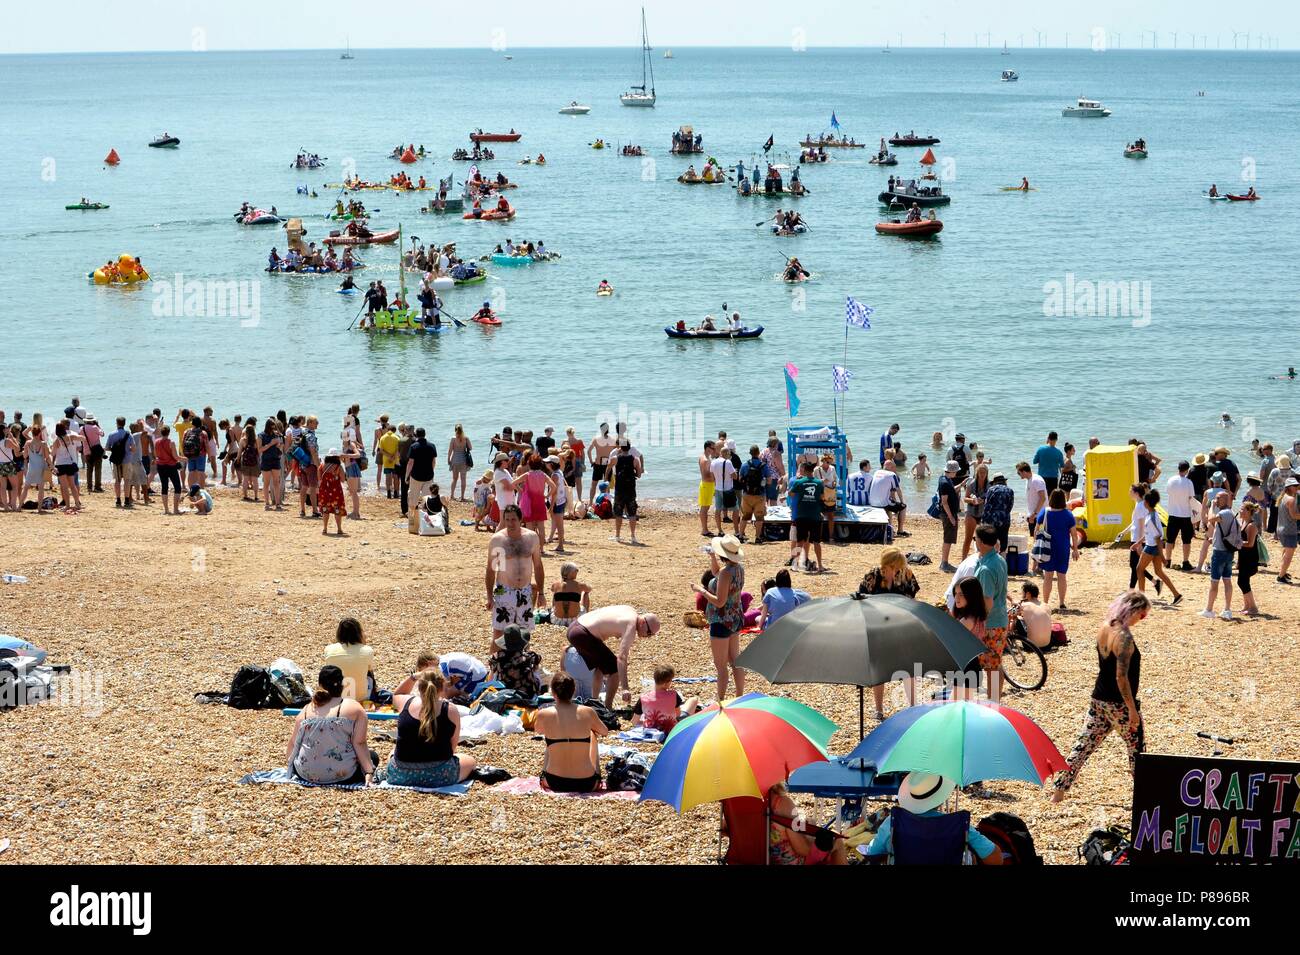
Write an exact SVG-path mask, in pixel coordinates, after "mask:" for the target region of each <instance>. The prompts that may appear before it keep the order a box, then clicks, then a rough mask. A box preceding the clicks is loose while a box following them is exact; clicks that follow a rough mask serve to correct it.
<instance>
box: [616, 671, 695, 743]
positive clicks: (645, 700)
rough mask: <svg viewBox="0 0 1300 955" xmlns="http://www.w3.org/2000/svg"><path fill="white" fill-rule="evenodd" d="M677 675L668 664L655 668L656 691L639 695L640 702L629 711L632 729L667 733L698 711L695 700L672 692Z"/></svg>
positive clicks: (674, 691)
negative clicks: (639, 727) (679, 721)
mask: <svg viewBox="0 0 1300 955" xmlns="http://www.w3.org/2000/svg"><path fill="white" fill-rule="evenodd" d="M675 679H677V672H676V671H675V670H674V669H673V668H672V667H670V666H668V665H667V664H663V663H661V664H660V665H659V666H657V667H655V676H654V680H655V688H654V690H653V691H652V692H649V693H642V694H641V698H640V699H638V700H637V701H636V705H634V706H633V707H632V725H633V726H644V727H646V728H647V729H652V730H659V731H660V732H661V733H669V732H671V731H672V728H673V727H674V726H676V725H677V721H678V720H682V719H685V718H686V717H688V716H691V715H692V714H694V713H695V712H696V711H697V710H698V709H699V708H700V700H699V698H698V697H694V696H693V697H691V698H690V699H689V700H684V699H682V695H681V694H680V693H678V692H677V691H676V690H675V689H673V680H675Z"/></svg>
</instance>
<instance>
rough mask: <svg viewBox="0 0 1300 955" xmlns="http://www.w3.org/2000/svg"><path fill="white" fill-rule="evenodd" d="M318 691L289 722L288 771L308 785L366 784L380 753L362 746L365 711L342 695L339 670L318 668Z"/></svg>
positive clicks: (364, 731)
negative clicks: (291, 723) (291, 726)
mask: <svg viewBox="0 0 1300 955" xmlns="http://www.w3.org/2000/svg"><path fill="white" fill-rule="evenodd" d="M316 683H317V684H318V686H319V689H318V690H317V691H316V693H315V695H314V696H312V698H311V702H309V703H308V704H307V705H306V706H305V707H303V709H302V712H301V713H299V714H298V718H297V720H295V721H294V724H293V736H292V737H290V739H289V749H288V753H287V756H286V758H287V761H288V764H289V769H290V770H292V772H293V774H294V775H295V776H297V777H298V778H300V779H305V780H307V782H309V783H320V784H322V785H328V784H330V783H338V784H343V785H356V784H361V785H365V786H369V785H370V783H371V779H372V777H373V776H374V773H375V763H376V762H377V761H378V760H379V754H378V753H376V752H375V751H374V750H372V749H367V748H366V711H365V710H363V709H362V708H361V704H360V703H358V702H357V701H356V700H351V699H348V698H347V697H345V696H344V695H343V671H342V670H340V669H339V668H338V667H336V666H324V667H321V671H320V676H319V677H318V678H317V680H316Z"/></svg>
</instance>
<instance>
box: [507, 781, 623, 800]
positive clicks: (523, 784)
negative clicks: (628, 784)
mask: <svg viewBox="0 0 1300 955" xmlns="http://www.w3.org/2000/svg"><path fill="white" fill-rule="evenodd" d="M492 790H493V791H494V792H501V793H510V794H511V795H514V796H530V795H532V794H533V793H541V794H543V795H545V796H555V797H557V798H561V799H569V798H572V799H637V798H639V797H640V795H641V794H640V793H635V792H625V791H623V790H618V791H616V792H608V791H606V790H604V789H598V790H596V791H595V792H594V793H553V792H551V791H550V790H549V789H543V788H542V781H541V780H540V779H539V778H538V777H536V776H522V777H517V778H515V779H507V780H506V781H505V782H503V783H498V784H497V785H495V786H493V787H492Z"/></svg>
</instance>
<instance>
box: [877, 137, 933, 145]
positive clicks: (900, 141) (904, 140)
mask: <svg viewBox="0 0 1300 955" xmlns="http://www.w3.org/2000/svg"><path fill="white" fill-rule="evenodd" d="M938 143H939V137H938V136H895V137H894V138H893V139H891V140H890V141H889V145H891V146H936V145H938Z"/></svg>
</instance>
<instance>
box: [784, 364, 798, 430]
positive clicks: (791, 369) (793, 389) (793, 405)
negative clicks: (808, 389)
mask: <svg viewBox="0 0 1300 955" xmlns="http://www.w3.org/2000/svg"><path fill="white" fill-rule="evenodd" d="M798 374H799V369H798V368H797V367H795V365H794V363H793V362H786V366H785V409H786V411H788V412H790V417H791V418H793V417H795V416H796V415H797V414H799V389H798V387H797V386H796V385H795V383H794V379H795V376H796V375H798Z"/></svg>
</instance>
